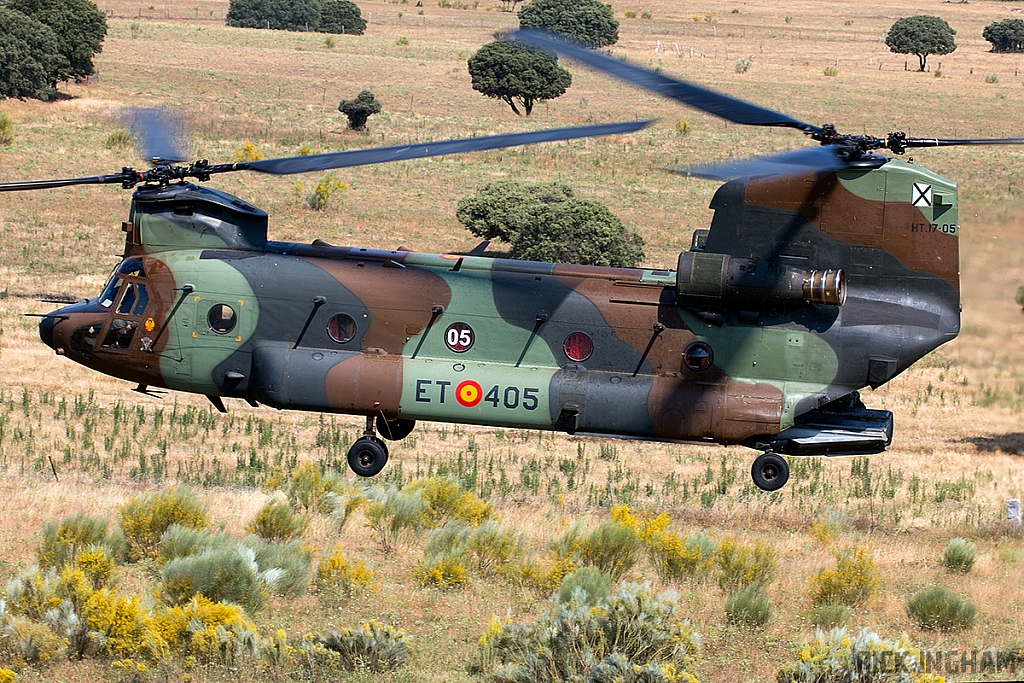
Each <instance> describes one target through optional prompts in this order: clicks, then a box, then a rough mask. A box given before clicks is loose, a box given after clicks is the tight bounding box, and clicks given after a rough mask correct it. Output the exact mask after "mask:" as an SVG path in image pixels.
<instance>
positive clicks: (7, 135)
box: [0, 111, 14, 145]
mask: <svg viewBox="0 0 1024 683" xmlns="http://www.w3.org/2000/svg"><path fill="white" fill-rule="evenodd" d="M13 143H14V121H12V120H11V117H10V116H8V115H7V112H3V111H0V145H10V144H13Z"/></svg>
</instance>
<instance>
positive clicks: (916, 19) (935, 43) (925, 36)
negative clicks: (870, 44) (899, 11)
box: [885, 14, 956, 71]
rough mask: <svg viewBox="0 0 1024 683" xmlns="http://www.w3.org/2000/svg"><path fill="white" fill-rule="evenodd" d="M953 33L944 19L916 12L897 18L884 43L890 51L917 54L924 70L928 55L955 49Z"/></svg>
mask: <svg viewBox="0 0 1024 683" xmlns="http://www.w3.org/2000/svg"><path fill="white" fill-rule="evenodd" d="M955 35H956V31H955V30H953V28H952V27H951V26H950V25H949V24H947V23H946V21H945V20H944V19H942V18H940V17H933V16H931V15H927V14H918V15H916V16H913V17H904V18H902V19H898V20H897V21H896V23H894V24H893V25H892V27H891V28H890V29H889V33H888V34H887V35H886V36H885V44H886V45H888V46H889V50H890V51H892V52H896V53H898V54H904V55H907V54H910V55H917V59H918V61H919V62H920V64H921V69H920V70H921V71H924V68H925V62H926V61H927V59H928V55H948V54H949V53H950V52H952V51H953V50H955V49H956V41H954V40H953V36H955Z"/></svg>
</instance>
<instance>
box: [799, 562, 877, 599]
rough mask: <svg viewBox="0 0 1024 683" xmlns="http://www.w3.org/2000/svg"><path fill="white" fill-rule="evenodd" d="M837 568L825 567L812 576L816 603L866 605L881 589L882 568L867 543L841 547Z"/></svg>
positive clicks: (812, 597)
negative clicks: (879, 588)
mask: <svg viewBox="0 0 1024 683" xmlns="http://www.w3.org/2000/svg"><path fill="white" fill-rule="evenodd" d="M835 558H836V568H835V569H822V570H821V571H819V572H818V574H817V575H816V576H812V577H811V580H810V584H811V586H810V589H811V601H812V602H813V603H814V604H815V605H849V606H850V607H857V606H858V605H863V604H864V603H865V602H867V601H868V599H869V598H870V597H871V596H872V595H874V594H875V591H877V590H878V570H877V569H876V568H875V559H874V557H873V556H872V554H871V552H870V551H869V550H868V549H867V548H864V547H856V548H848V549H846V550H838V551H836V553H835Z"/></svg>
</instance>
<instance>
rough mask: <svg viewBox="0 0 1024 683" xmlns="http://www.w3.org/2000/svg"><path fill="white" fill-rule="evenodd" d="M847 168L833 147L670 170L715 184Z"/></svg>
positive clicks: (799, 150)
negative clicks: (717, 181)
mask: <svg viewBox="0 0 1024 683" xmlns="http://www.w3.org/2000/svg"><path fill="white" fill-rule="evenodd" d="M846 166H847V161H846V159H844V158H843V157H842V156H840V153H839V150H838V149H837V148H836V147H834V146H832V145H829V146H826V147H807V148H805V149H797V150H794V151H792V152H783V153H781V154H770V155H768V156H763V157H750V158H747V159H738V160H726V161H720V162H716V163H712V164H698V165H696V166H676V167H673V168H670V169H668V170H670V171H672V172H673V173H679V174H681V175H686V176H693V177H696V178H708V179H711V180H733V179H735V178H751V177H756V176H766V175H791V174H795V173H809V172H817V171H836V170H839V169H841V168H845V167H846Z"/></svg>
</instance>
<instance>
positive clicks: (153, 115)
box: [128, 107, 186, 164]
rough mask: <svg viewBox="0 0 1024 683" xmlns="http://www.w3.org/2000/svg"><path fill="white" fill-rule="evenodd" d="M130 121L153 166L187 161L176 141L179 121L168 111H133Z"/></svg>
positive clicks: (145, 155) (146, 108) (155, 108)
mask: <svg viewBox="0 0 1024 683" xmlns="http://www.w3.org/2000/svg"><path fill="white" fill-rule="evenodd" d="M128 119H129V122H130V125H131V127H132V130H134V131H135V134H136V136H137V139H138V140H139V145H140V146H141V148H142V149H141V151H142V154H143V156H144V157H145V159H146V161H149V162H150V163H152V164H161V163H175V162H179V161H185V158H186V157H185V154H184V153H183V152H182V151H181V147H180V146H179V145H178V142H177V140H175V133H176V132H177V130H178V129H179V128H180V126H179V125H178V121H177V119H176V118H175V117H174V116H173V115H172V114H171V113H170V112H168V111H167V110H166V109H159V108H157V107H139V108H136V109H131V110H130V111H129V115H128Z"/></svg>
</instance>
